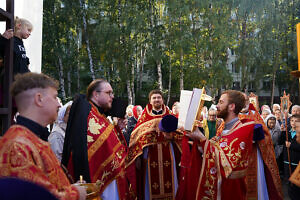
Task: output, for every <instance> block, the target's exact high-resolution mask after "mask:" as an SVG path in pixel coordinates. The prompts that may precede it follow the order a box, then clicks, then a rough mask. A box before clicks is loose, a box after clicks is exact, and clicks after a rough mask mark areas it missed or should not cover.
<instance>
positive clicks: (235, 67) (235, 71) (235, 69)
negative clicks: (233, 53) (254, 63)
mask: <svg viewBox="0 0 300 200" xmlns="http://www.w3.org/2000/svg"><path fill="white" fill-rule="evenodd" d="M231 65H232V72H234V73H240V68H239V67H237V66H236V64H235V63H232V64H231Z"/></svg>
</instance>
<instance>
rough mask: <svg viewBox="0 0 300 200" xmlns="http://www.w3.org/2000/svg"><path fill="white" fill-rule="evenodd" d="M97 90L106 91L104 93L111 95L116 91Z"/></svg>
mask: <svg viewBox="0 0 300 200" xmlns="http://www.w3.org/2000/svg"><path fill="white" fill-rule="evenodd" d="M96 92H104V93H106V94H108V95H109V96H110V97H113V96H114V92H113V91H96Z"/></svg>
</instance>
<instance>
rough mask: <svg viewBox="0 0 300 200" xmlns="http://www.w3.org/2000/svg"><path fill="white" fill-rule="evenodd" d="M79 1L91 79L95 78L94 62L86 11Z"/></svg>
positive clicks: (81, 0)
mask: <svg viewBox="0 0 300 200" xmlns="http://www.w3.org/2000/svg"><path fill="white" fill-rule="evenodd" d="M79 3H80V7H81V8H82V22H83V32H84V35H85V43H86V50H87V53H88V58H89V63H90V72H91V76H92V79H93V80H95V71H94V64H93V58H92V53H91V49H90V41H89V37H88V32H87V20H86V13H85V5H84V3H83V0H80V1H79Z"/></svg>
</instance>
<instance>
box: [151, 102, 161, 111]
mask: <svg viewBox="0 0 300 200" xmlns="http://www.w3.org/2000/svg"><path fill="white" fill-rule="evenodd" d="M153 108H154V109H155V110H157V111H159V110H161V109H162V105H161V104H160V105H159V106H155V105H153Z"/></svg>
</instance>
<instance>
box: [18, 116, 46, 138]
mask: <svg viewBox="0 0 300 200" xmlns="http://www.w3.org/2000/svg"><path fill="white" fill-rule="evenodd" d="M17 124H18V125H21V126H25V127H26V128H28V129H29V130H30V131H31V132H33V133H34V134H35V135H37V136H38V137H39V138H41V139H42V140H44V141H46V142H47V141H48V136H49V134H50V133H49V131H48V128H47V127H43V126H41V125H40V124H38V123H36V122H35V121H32V120H31V119H28V118H26V117H22V116H20V115H19V116H18V117H17Z"/></svg>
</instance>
